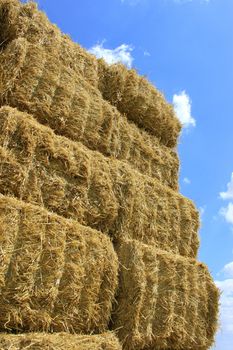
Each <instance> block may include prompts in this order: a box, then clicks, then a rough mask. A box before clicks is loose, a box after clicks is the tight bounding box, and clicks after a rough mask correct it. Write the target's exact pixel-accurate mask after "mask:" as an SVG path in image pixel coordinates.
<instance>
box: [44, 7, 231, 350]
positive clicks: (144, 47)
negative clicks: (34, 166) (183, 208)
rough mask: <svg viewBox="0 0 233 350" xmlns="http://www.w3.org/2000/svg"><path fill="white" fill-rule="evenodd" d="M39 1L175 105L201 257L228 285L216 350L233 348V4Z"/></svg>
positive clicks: (77, 36) (183, 179) (185, 188)
mask: <svg viewBox="0 0 233 350" xmlns="http://www.w3.org/2000/svg"><path fill="white" fill-rule="evenodd" d="M38 3H39V6H40V8H41V9H42V10H44V11H46V13H47V14H48V16H49V18H50V20H51V21H52V22H54V23H56V24H57V25H58V26H59V27H60V28H61V29H62V31H63V32H65V33H68V34H70V36H71V37H72V38H73V39H74V40H75V41H77V42H79V43H80V44H81V45H82V46H83V47H85V48H87V49H90V50H92V52H94V53H96V54H98V55H104V56H105V57H106V59H107V60H108V61H110V62H114V61H115V60H119V59H120V60H122V61H123V62H124V63H125V64H126V65H128V66H132V67H135V68H136V69H137V70H138V71H139V72H140V74H143V75H145V76H147V77H148V79H149V80H150V81H151V82H153V83H154V84H155V85H156V86H157V87H158V88H159V89H160V90H162V92H163V93H164V94H165V96H166V98H167V100H168V101H170V102H173V103H174V105H175V107H176V110H177V113H178V115H179V117H180V119H181V120H182V122H183V124H184V130H183V133H182V136H181V138H180V143H179V155H180V159H181V173H180V187H181V192H182V193H183V194H184V195H186V196H187V197H190V198H192V199H193V200H194V201H195V203H196V205H197V207H198V208H199V209H200V211H201V214H202V215H201V216H202V228H201V231H200V237H201V248H200V253H199V259H200V260H202V261H204V262H205V263H207V264H208V266H209V268H210V270H211V272H212V274H213V277H214V278H215V280H216V281H217V284H218V285H219V286H220V288H221V289H222V290H223V294H222V307H221V310H222V316H221V323H222V325H221V331H220V332H219V334H218V336H217V341H216V347H215V349H217V350H232V348H233V345H232V344H233V177H231V176H232V172H233V153H232V150H233V137H232V136H233V118H232V116H233V1H232V0H209V1H207V0H124V1H122V0H98V1H93V0H85V1H84V0H82V1H81V0H66V1H62V0H60V1H59V0H56V1H55V0H39V1H38ZM231 263H232V264H231Z"/></svg>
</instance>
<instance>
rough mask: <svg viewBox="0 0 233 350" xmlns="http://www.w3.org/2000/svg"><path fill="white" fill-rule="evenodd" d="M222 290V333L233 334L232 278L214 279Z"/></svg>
mask: <svg viewBox="0 0 233 350" xmlns="http://www.w3.org/2000/svg"><path fill="white" fill-rule="evenodd" d="M215 283H216V285H217V286H218V287H219V288H220V290H221V291H222V294H221V298H220V322H221V329H222V332H224V333H230V334H232V336H233V279H226V280H223V281H215Z"/></svg>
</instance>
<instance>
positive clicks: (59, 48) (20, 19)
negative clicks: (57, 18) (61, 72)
mask: <svg viewBox="0 0 233 350" xmlns="http://www.w3.org/2000/svg"><path fill="white" fill-rule="evenodd" d="M20 37H24V38H26V39H27V40H28V41H29V42H30V43H34V44H36V45H39V46H41V47H43V48H44V49H45V50H51V51H53V53H54V55H57V56H58V57H59V59H60V60H61V61H62V62H63V63H65V64H66V65H67V66H70V67H71V68H73V69H74V70H75V72H76V73H79V74H81V75H82V76H83V77H84V78H85V79H86V80H87V81H89V82H90V83H91V84H92V85H93V86H97V84H98V74H97V73H98V64H97V60H96V58H95V57H94V56H92V55H90V54H89V53H88V52H86V50H84V49H83V48H81V47H80V46H79V45H78V44H75V43H73V42H72V40H71V39H70V38H69V37H68V36H67V35H63V34H62V33H61V31H60V30H59V28H58V27H57V26H56V25H54V24H52V23H50V21H49V20H48V18H47V16H46V15H45V14H44V13H43V12H41V11H38V9H37V4H36V3H33V2H29V3H26V4H23V3H21V2H20V1H18V0H0V43H1V48H4V47H6V46H7V45H8V43H9V42H10V41H12V40H14V39H16V38H20Z"/></svg>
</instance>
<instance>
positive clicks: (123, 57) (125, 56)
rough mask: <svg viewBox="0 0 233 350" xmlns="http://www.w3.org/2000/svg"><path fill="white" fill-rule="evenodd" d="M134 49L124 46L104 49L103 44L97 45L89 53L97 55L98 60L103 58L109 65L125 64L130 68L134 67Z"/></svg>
mask: <svg viewBox="0 0 233 350" xmlns="http://www.w3.org/2000/svg"><path fill="white" fill-rule="evenodd" d="M132 51H133V47H132V46H131V45H127V44H122V45H120V46H118V47H116V48H115V49H112V50H111V49H106V48H104V47H103V42H102V43H100V44H96V45H94V46H93V47H91V48H90V49H89V52H90V53H92V54H93V55H95V56H96V57H97V58H103V59H104V60H105V61H106V62H107V63H109V64H114V63H119V62H121V63H123V64H125V65H126V66H127V67H128V68H131V67H132V63H133V57H132V55H131V52H132Z"/></svg>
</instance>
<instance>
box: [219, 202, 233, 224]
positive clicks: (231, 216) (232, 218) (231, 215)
mask: <svg viewBox="0 0 233 350" xmlns="http://www.w3.org/2000/svg"><path fill="white" fill-rule="evenodd" d="M219 213H220V215H222V216H223V217H224V218H225V220H226V222H228V223H229V224H232V225H233V203H231V202H230V203H229V204H228V206H227V207H223V208H221V209H220V211H219Z"/></svg>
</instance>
